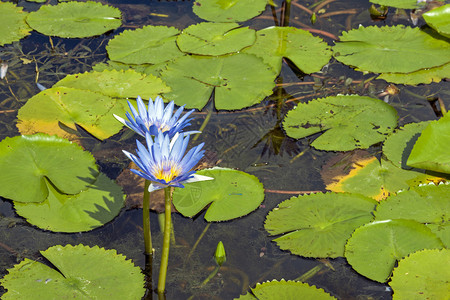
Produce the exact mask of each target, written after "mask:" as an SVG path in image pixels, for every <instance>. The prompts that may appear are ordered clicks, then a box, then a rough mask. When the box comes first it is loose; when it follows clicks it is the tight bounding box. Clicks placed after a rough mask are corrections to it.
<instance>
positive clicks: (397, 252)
mask: <svg viewBox="0 0 450 300" xmlns="http://www.w3.org/2000/svg"><path fill="white" fill-rule="evenodd" d="M442 247H443V245H442V242H441V240H440V239H439V238H438V237H437V236H436V235H435V234H434V233H432V232H431V230H430V229H429V228H428V227H426V226H425V225H423V224H420V223H418V222H416V221H412V220H400V219H397V220H395V219H394V220H383V221H375V222H372V223H369V224H366V225H364V226H361V227H359V228H358V229H356V230H355V232H354V233H353V234H352V237H351V238H350V239H349V240H348V241H347V245H346V246H345V257H346V258H347V261H348V263H349V264H350V265H351V266H352V267H353V269H355V270H356V271H357V272H358V273H360V274H361V275H364V276H366V277H368V278H370V279H372V280H375V281H379V282H386V281H387V280H388V279H389V277H390V276H391V272H392V269H393V268H394V266H395V264H396V262H397V261H398V260H400V259H402V258H403V257H406V256H407V255H408V254H410V253H413V252H415V251H418V250H422V249H433V248H438V249H441V248H442Z"/></svg>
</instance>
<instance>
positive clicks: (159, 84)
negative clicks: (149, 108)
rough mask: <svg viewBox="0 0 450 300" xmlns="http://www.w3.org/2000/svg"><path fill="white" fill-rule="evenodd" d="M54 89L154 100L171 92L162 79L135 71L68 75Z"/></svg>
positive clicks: (106, 71)
mask: <svg viewBox="0 0 450 300" xmlns="http://www.w3.org/2000/svg"><path fill="white" fill-rule="evenodd" d="M53 87H54V88H55V87H69V88H76V89H80V90H88V91H91V92H97V93H101V94H103V95H106V96H109V97H119V98H137V96H142V97H144V98H152V99H153V98H155V97H156V96H157V95H159V94H161V93H167V92H169V91H170V88H169V87H167V86H166V85H165V84H164V82H163V81H162V80H161V79H160V78H157V77H156V76H153V75H145V74H142V73H138V72H136V71H134V70H127V71H116V70H111V71H108V70H105V71H102V72H96V71H92V72H86V73H82V74H74V75H68V76H66V77H65V78H63V79H61V80H60V81H58V82H57V83H55V85H54V86H53Z"/></svg>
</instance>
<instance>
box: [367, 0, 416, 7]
mask: <svg viewBox="0 0 450 300" xmlns="http://www.w3.org/2000/svg"><path fill="white" fill-rule="evenodd" d="M370 2H372V3H375V4H379V5H384V6H391V7H397V8H405V9H414V8H420V7H422V6H424V4H423V3H419V1H417V0H370Z"/></svg>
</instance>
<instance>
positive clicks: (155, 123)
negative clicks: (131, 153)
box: [114, 96, 199, 138]
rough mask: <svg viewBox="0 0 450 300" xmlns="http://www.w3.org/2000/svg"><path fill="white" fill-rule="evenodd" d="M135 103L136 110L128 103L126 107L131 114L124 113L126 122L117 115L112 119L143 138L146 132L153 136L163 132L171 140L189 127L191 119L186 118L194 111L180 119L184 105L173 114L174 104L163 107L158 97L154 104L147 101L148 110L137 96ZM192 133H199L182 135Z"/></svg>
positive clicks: (161, 100) (170, 103) (162, 102)
mask: <svg viewBox="0 0 450 300" xmlns="http://www.w3.org/2000/svg"><path fill="white" fill-rule="evenodd" d="M136 101H137V108H138V110H136V109H135V108H134V106H133V105H131V103H130V101H128V106H129V107H130V110H131V114H130V113H129V112H127V113H126V116H127V118H128V120H125V119H123V118H121V117H119V116H117V115H114V117H115V118H116V119H117V120H119V122H121V123H122V124H124V125H125V126H127V127H128V128H130V129H131V130H133V131H135V132H136V133H138V134H140V135H141V136H143V137H145V134H146V132H149V133H150V135H153V136H157V135H158V132H163V133H164V134H168V135H169V137H170V138H172V137H173V136H174V135H175V134H176V133H177V132H182V130H183V129H184V128H185V127H186V126H189V125H191V124H190V123H189V121H190V120H191V119H188V117H189V115H190V114H192V112H193V111H194V110H191V111H188V112H187V113H186V114H185V115H184V116H182V117H181V118H180V116H181V113H182V112H183V110H184V105H183V106H181V107H180V108H178V110H177V111H176V112H175V113H174V114H173V109H174V105H175V104H174V102H173V101H171V102H169V103H168V104H167V106H166V107H164V101H163V99H162V98H161V97H160V96H157V97H156V98H155V102H154V103H153V101H152V99H149V101H148V108H146V107H145V104H144V102H143V101H142V98H141V97H139V96H138V97H137V99H136ZM193 133H199V131H187V132H184V133H183V134H184V135H188V134H193Z"/></svg>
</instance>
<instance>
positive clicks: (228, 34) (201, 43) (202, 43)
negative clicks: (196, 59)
mask: <svg viewBox="0 0 450 300" xmlns="http://www.w3.org/2000/svg"><path fill="white" fill-rule="evenodd" d="M255 40H256V34H255V30H253V29H250V28H248V27H239V24H237V23H211V22H203V23H199V24H194V25H191V26H189V27H188V28H186V29H184V30H183V32H182V33H181V34H180V35H179V36H178V38H177V45H178V47H179V48H180V50H181V51H183V52H188V53H194V54H200V55H223V54H227V53H233V52H238V51H239V50H241V49H242V48H244V47H247V46H250V45H252V44H253V43H254V42H255Z"/></svg>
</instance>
